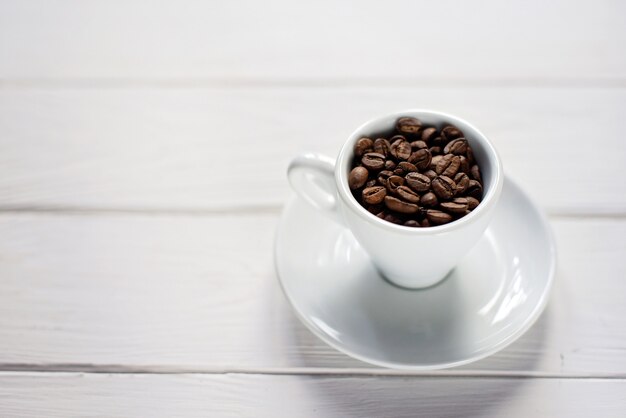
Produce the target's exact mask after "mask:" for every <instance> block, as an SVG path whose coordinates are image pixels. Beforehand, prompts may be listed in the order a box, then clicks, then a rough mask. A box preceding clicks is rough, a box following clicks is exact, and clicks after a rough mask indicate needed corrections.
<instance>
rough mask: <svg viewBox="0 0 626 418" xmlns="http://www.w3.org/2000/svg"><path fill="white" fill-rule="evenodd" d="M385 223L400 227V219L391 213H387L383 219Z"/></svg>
mask: <svg viewBox="0 0 626 418" xmlns="http://www.w3.org/2000/svg"><path fill="white" fill-rule="evenodd" d="M384 219H385V220H386V221H387V222H391V223H392V224H398V225H402V219H401V218H399V217H398V216H396V215H394V214H393V213H387V214H386V215H385V217H384Z"/></svg>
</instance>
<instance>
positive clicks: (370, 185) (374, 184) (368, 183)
mask: <svg viewBox="0 0 626 418" xmlns="http://www.w3.org/2000/svg"><path fill="white" fill-rule="evenodd" d="M376 183H377V181H376V180H375V179H374V180H368V181H367V183H365V187H372V186H376Z"/></svg>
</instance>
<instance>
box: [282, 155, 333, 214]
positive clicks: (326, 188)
mask: <svg viewBox="0 0 626 418" xmlns="http://www.w3.org/2000/svg"><path fill="white" fill-rule="evenodd" d="M334 173H335V162H334V161H333V159H332V158H330V157H327V156H325V155H321V154H315V153H306V154H301V155H298V156H297V157H296V158H294V159H293V160H291V163H289V168H288V169H287V178H288V179H289V183H290V184H291V188H292V189H293V190H294V191H295V192H296V193H297V194H298V196H300V197H301V198H302V199H304V200H305V201H306V202H307V203H309V204H310V205H311V206H313V207H314V208H315V209H317V210H318V211H320V212H322V213H324V214H325V215H326V216H328V217H330V218H331V219H333V220H334V221H336V222H339V223H343V222H342V221H341V217H340V216H339V210H338V205H337V187H336V186H335V174H334Z"/></svg>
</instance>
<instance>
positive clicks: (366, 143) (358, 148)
mask: <svg viewBox="0 0 626 418" xmlns="http://www.w3.org/2000/svg"><path fill="white" fill-rule="evenodd" d="M373 149H374V142H373V141H372V140H371V139H369V138H361V139H359V140H358V141H356V144H354V154H355V155H356V156H357V157H362V156H363V155H365V153H367V152H371V151H372V150H373Z"/></svg>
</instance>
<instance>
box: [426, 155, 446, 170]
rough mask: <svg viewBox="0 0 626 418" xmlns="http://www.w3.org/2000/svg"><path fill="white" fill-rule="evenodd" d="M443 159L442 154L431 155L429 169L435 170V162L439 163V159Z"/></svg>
mask: <svg viewBox="0 0 626 418" xmlns="http://www.w3.org/2000/svg"><path fill="white" fill-rule="evenodd" d="M442 159H443V155H435V156H433V157H432V159H431V160H430V166H429V167H430V169H431V170H435V169H436V168H437V164H439V161H441V160H442Z"/></svg>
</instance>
